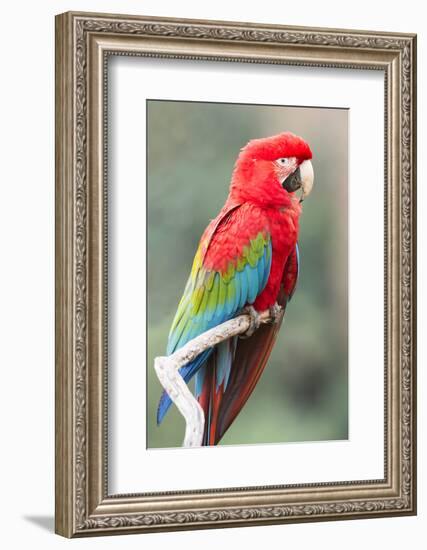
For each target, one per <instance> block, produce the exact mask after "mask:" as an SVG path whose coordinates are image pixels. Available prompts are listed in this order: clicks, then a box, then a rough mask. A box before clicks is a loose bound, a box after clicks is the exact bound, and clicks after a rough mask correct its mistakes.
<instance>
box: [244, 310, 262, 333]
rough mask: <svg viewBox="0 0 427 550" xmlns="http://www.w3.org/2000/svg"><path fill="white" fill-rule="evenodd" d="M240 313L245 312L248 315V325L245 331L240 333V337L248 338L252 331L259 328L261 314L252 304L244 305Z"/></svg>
mask: <svg viewBox="0 0 427 550" xmlns="http://www.w3.org/2000/svg"><path fill="white" fill-rule="evenodd" d="M242 313H246V314H247V315H249V317H250V325H249V328H248V330H247V331H246V332H244V333H243V334H241V335H240V338H250V337H251V336H252V335H253V333H254V332H255V331H256V330H258V329H259V326H260V324H261V316H260V314H259V313H258V311H257V310H256V309H255V308H254V307H253V306H246V307H244V308H243V310H242Z"/></svg>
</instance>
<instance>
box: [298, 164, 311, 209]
mask: <svg viewBox="0 0 427 550" xmlns="http://www.w3.org/2000/svg"><path fill="white" fill-rule="evenodd" d="M299 168H300V175H301V189H302V194H301V199H300V202H302V201H303V200H304V199H305V198H307V197H308V195H309V194H310V193H311V190H312V189H313V183H314V171H313V165H312V164H311V160H305V161H304V162H302V163H301V165H300V167H299Z"/></svg>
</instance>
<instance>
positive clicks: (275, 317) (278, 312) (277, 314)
mask: <svg viewBox="0 0 427 550" xmlns="http://www.w3.org/2000/svg"><path fill="white" fill-rule="evenodd" d="M268 309H269V311H270V317H271V321H270V322H271V324H272V325H275V324H276V323H279V322H280V321H281V319H282V316H283V308H282V307H281V306H279V304H278V303H277V302H276V303H275V304H274V305H272V306H271V307H269V308H268Z"/></svg>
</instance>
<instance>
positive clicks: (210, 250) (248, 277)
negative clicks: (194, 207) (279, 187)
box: [157, 205, 272, 423]
mask: <svg viewBox="0 0 427 550" xmlns="http://www.w3.org/2000/svg"><path fill="white" fill-rule="evenodd" d="M247 208H248V207H247V206H246V205H232V206H230V205H228V207H227V208H226V209H225V210H223V211H222V212H221V213H220V214H219V216H218V218H216V219H215V220H213V221H212V222H211V224H210V225H209V226H208V228H207V229H206V231H205V233H204V234H203V236H202V238H201V240H200V244H199V247H198V250H197V252H196V255H195V258H194V261H193V266H192V269H191V273H190V276H189V279H188V281H187V284H186V287H185V290H184V294H183V296H182V298H181V301H180V302H179V305H178V309H177V312H176V314H175V318H174V320H173V322H172V326H171V329H170V333H169V339H168V345H167V354H168V355H170V354H172V353H174V351H176V350H177V349H179V348H181V347H182V346H184V345H185V344H186V343H187V342H189V341H190V340H192V339H193V338H195V337H196V336H198V335H200V334H202V333H203V332H205V331H207V330H209V329H211V328H213V327H214V326H216V325H219V324H221V323H223V322H224V321H227V320H229V319H231V318H232V317H234V316H235V314H236V312H238V311H239V310H240V309H242V308H243V307H244V306H245V305H246V304H248V303H249V304H251V303H253V302H254V301H255V299H256V297H257V296H258V294H260V293H261V292H262V290H263V289H264V287H265V285H266V283H267V280H268V276H269V274H270V267H271V257H272V250H271V238H270V233H269V229H268V220H267V219H266V218H265V217H263V216H261V215H258V216H251V215H250V213H249V212H247ZM251 214H253V212H252V213H251ZM248 220H250V223H248ZM212 351H213V350H212V349H209V350H206V351H205V352H204V353H202V354H201V355H200V356H199V357H197V358H196V359H195V360H194V361H192V362H191V363H189V364H188V365H186V366H185V367H182V368H181V369H180V374H181V376H182V377H183V378H184V380H185V381H186V382H188V381H189V380H190V379H191V378H192V377H193V376H194V374H195V373H196V372H197V371H198V370H199V369H200V367H201V366H202V365H204V363H205V362H206V360H207V359H208V357H209V355H210V354H211V353H212ZM218 372H219V374H218V376H220V377H222V378H223V379H224V380H226V379H227V377H228V376H229V374H230V372H229V366H228V367H227V366H226V365H225V366H224V369H223V370H220V371H218ZM199 386H200V379H199V380H196V392H197V391H198V389H199ZM170 405H171V399H170V397H169V396H168V395H167V393H165V392H163V394H162V396H161V398H160V402H159V406H158V409H157V422H158V423H160V422H161V421H162V419H163V418H164V416H165V414H166V412H167V410H168V409H169V407H170Z"/></svg>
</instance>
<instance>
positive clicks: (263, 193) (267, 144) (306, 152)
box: [230, 132, 312, 206]
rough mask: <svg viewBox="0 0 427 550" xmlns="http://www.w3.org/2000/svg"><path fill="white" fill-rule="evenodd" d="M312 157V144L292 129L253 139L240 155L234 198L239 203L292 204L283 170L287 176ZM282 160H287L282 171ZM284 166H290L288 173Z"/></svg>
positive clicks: (237, 163)
mask: <svg viewBox="0 0 427 550" xmlns="http://www.w3.org/2000/svg"><path fill="white" fill-rule="evenodd" d="M311 158H312V152H311V149H310V147H309V145H308V143H306V142H305V141H304V140H303V139H302V138H300V137H299V136H296V135H295V134H292V133H291V132H283V133H281V134H278V135H276V136H272V137H268V138H261V139H253V140H251V141H249V143H247V145H245V147H243V148H242V150H241V152H240V154H239V156H238V158H237V161H236V164H235V167H234V171H233V176H232V180H231V186H230V197H232V198H233V199H235V200H238V201H239V202H246V201H248V202H253V203H256V204H260V205H263V206H288V205H290V203H291V196H290V193H289V192H288V191H286V189H284V188H283V187H282V183H283V179H282V177H281V176H282V174H283V171H284V170H285V175H286V176H287V175H289V174H291V173H292V172H294V171H295V170H297V169H298V167H299V166H300V165H301V164H302V163H303V162H304V161H309V160H310V159H311ZM284 159H288V160H287V161H284ZM279 161H280V162H283V165H282V167H280V170H279V169H278V164H279ZM283 166H287V167H288V168H287V170H288V172H287V173H286V167H285V168H283Z"/></svg>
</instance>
